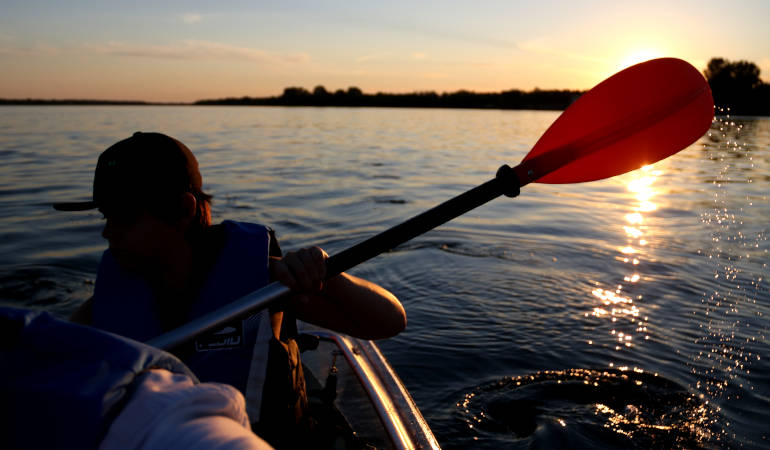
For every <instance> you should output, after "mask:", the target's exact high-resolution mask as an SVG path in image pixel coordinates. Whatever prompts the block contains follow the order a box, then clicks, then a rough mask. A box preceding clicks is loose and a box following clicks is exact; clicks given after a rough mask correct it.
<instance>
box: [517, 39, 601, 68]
mask: <svg viewBox="0 0 770 450" xmlns="http://www.w3.org/2000/svg"><path fill="white" fill-rule="evenodd" d="M518 48H519V49H520V50H523V51H525V52H529V53H536V54H541V55H548V56H558V57H562V58H567V59H571V60H576V61H585V62H590V63H601V64H604V63H607V58H601V57H597V56H593V55H587V54H583V53H577V52H569V51H564V50H560V49H559V48H558V46H556V45H552V44H550V43H548V42H546V41H542V40H530V41H526V42H521V43H519V46H518Z"/></svg>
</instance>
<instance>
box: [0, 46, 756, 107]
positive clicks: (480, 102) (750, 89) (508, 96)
mask: <svg viewBox="0 0 770 450" xmlns="http://www.w3.org/2000/svg"><path fill="white" fill-rule="evenodd" d="M703 75H704V76H705V77H706V79H707V80H708V82H709V85H710V86H711V92H712V94H713V96H714V103H715V105H716V106H717V107H718V108H723V110H722V111H724V112H725V113H727V112H729V113H730V114H734V115H765V116H767V115H770V84H768V83H765V82H764V81H762V79H761V78H760V69H759V67H758V66H757V65H756V64H754V63H753V62H750V61H744V60H740V61H729V60H726V59H724V58H712V59H711V60H710V61H709V63H708V66H707V67H706V69H705V70H704V72H703ZM582 93H583V92H582V91H574V90H541V89H535V90H533V91H529V92H525V91H521V90H518V89H513V90H508V91H502V92H496V93H478V92H471V91H467V90H461V91H457V92H451V93H442V94H438V93H436V92H433V91H428V92H414V93H408V94H387V93H382V92H379V93H376V94H366V93H364V92H362V91H361V89H359V88H357V87H350V88H348V89H347V90H343V89H338V90H336V91H333V92H332V91H328V90H327V89H326V88H325V87H323V86H316V88H315V89H313V90H312V91H309V90H307V89H305V88H302V87H287V88H286V89H284V90H283V93H282V94H281V95H280V96H274V97H229V98H222V99H213V100H198V101H196V102H194V103H193V104H195V105H266V106H272V105H274V106H380V107H410V108H488V109H546V110H563V109H566V108H567V107H568V106H569V105H570V104H572V102H574V101H575V100H577V99H578V98H579V97H580V95H581V94H582ZM28 104H48V105H157V104H162V103H152V102H142V101H110V100H39V99H0V105H28ZM177 104H180V103H177Z"/></svg>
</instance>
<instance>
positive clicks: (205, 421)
mask: <svg viewBox="0 0 770 450" xmlns="http://www.w3.org/2000/svg"><path fill="white" fill-rule="evenodd" d="M130 392H131V397H130V399H129V400H128V403H126V405H125V407H124V408H123V410H122V411H121V412H120V414H119V415H118V416H117V417H116V418H115V420H114V421H113V422H112V424H111V425H110V427H109V430H108V432H107V435H106V436H105V437H104V439H103V440H102V442H101V444H100V446H99V449H100V450H113V449H115V450H171V449H180V450H182V449H184V450H214V449H216V450H224V449H227V450H267V449H272V447H271V446H270V445H269V444H268V443H267V442H265V441H263V440H262V439H261V438H259V437H258V436H257V435H255V434H254V433H253V432H252V431H251V427H250V426H249V418H248V415H247V414H246V404H245V401H244V398H243V395H242V394H241V393H240V392H239V391H238V390H237V389H235V388H234V387H232V386H229V385H226V384H219V383H199V384H196V383H195V382H194V381H193V380H192V379H190V378H189V377H188V376H186V375H182V374H175V373H171V372H169V371H167V370H163V369H151V370H148V371H146V372H144V373H142V374H141V375H139V377H138V379H137V382H136V384H135V386H134V387H133V388H132V389H131V390H130Z"/></svg>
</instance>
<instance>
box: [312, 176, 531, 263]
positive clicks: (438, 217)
mask: <svg viewBox="0 0 770 450" xmlns="http://www.w3.org/2000/svg"><path fill="white" fill-rule="evenodd" d="M503 194H505V195H506V196H508V197H516V196H517V195H519V180H518V178H517V177H516V173H515V172H514V170H513V169H511V168H510V167H508V166H507V165H504V166H502V167H500V169H499V170H498V171H497V175H496V176H495V178H493V179H491V180H489V181H487V182H486V183H484V184H481V185H479V186H477V187H475V188H473V189H471V190H469V191H467V192H465V193H463V194H460V195H458V196H457V197H454V198H453V199H451V200H447V201H445V202H444V203H442V204H440V205H438V206H436V207H434V208H432V209H429V210H428V211H425V212H424V213H422V214H420V215H417V216H414V217H412V218H411V219H409V220H407V221H405V222H403V223H401V224H399V225H396V226H394V227H393V228H390V229H389V230H385V231H383V232H382V233H380V234H378V235H376V236H373V237H371V238H369V239H367V240H365V241H363V242H361V243H358V244H356V245H354V246H352V247H350V248H348V249H346V250H343V251H342V252H340V253H338V254H336V255H334V256H331V257H329V259H328V260H327V261H326V271H327V276H328V277H332V276H335V275H338V274H340V273H342V272H344V271H346V270H348V269H351V268H353V267H355V266H357V265H358V264H360V263H362V262H364V261H367V260H369V259H371V258H373V257H375V256H377V255H379V254H380V253H383V252H386V251H388V250H390V249H393V248H395V247H397V246H399V245H401V244H403V243H404V242H407V241H409V240H411V239H413V238H415V237H417V236H419V235H421V234H423V233H425V232H427V231H430V230H432V229H434V228H436V227H437V226H439V225H442V224H444V223H446V222H449V221H450V220H452V219H454V218H455V217H459V216H461V215H463V214H465V213H466V212H468V211H470V210H472V209H474V208H477V207H479V206H481V205H483V204H485V203H487V202H489V201H491V200H493V199H495V198H497V197H499V196H501V195H503Z"/></svg>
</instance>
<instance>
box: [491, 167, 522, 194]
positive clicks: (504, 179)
mask: <svg viewBox="0 0 770 450" xmlns="http://www.w3.org/2000/svg"><path fill="white" fill-rule="evenodd" d="M495 178H497V179H498V180H499V181H500V183H502V188H503V189H502V192H503V195H505V196H506V197H511V198H513V197H517V196H518V195H519V193H521V183H520V182H519V177H517V176H516V172H515V171H514V170H513V169H511V166H509V165H508V164H503V165H502V166H500V168H499V169H497V174H496V175H495Z"/></svg>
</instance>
